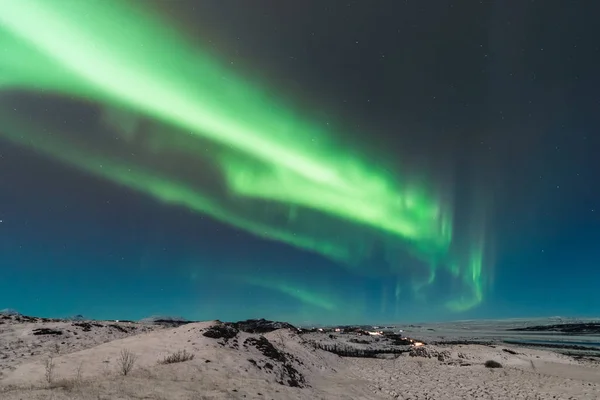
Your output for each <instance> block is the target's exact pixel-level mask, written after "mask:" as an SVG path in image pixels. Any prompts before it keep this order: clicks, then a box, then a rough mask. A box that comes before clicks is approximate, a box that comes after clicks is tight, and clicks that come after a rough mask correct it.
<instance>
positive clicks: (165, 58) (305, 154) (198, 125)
mask: <svg viewBox="0 0 600 400" xmlns="http://www.w3.org/2000/svg"><path fill="white" fill-rule="evenodd" d="M0 49H1V51H2V53H1V54H2V57H1V58H0V90H2V91H4V92H5V93H11V92H14V91H21V92H35V93H42V94H44V95H56V96H63V97H68V98H76V99H80V100H83V101H87V102H90V103H93V104H97V105H100V106H101V107H103V109H104V117H105V120H104V122H105V125H106V126H107V127H108V128H110V129H113V130H116V131H118V132H119V134H120V135H121V137H122V138H123V140H121V141H119V142H110V145H108V144H107V143H108V141H107V140H105V141H104V142H98V141H97V139H94V138H93V137H96V136H98V135H97V132H96V134H94V135H91V133H92V132H68V131H64V132H61V131H59V130H56V131H53V132H52V133H53V134H52V135H48V134H46V133H45V132H46V131H45V128H47V127H42V126H40V124H36V123H35V122H32V121H29V120H27V119H26V118H23V117H18V116H17V115H15V114H14V113H11V112H8V110H7V107H1V105H0V107H1V108H0V118H1V119H0V135H2V137H4V138H5V139H7V140H9V141H11V142H14V143H17V144H19V145H22V146H25V147H28V148H31V149H33V150H35V151H38V152H40V153H44V154H46V155H49V156H51V157H52V158H54V159H57V160H60V161H61V162H64V163H66V164H69V165H72V166H75V167H77V168H79V169H81V170H84V171H86V172H88V173H91V174H94V175H97V176H100V177H102V178H104V179H107V180H110V181H112V182H115V183H117V184H120V185H123V186H126V187H128V188H130V189H133V190H136V191H140V192H143V193H146V194H148V195H150V196H153V197H154V198H156V199H158V200H160V201H162V202H165V203H169V204H174V205H179V206H184V207H187V208H189V209H191V210H194V211H197V212H200V213H204V214H208V215H210V216H212V217H213V218H216V219H218V220H221V221H223V222H225V223H228V224H231V225H234V226H236V227H239V228H241V229H244V230H246V231H249V232H251V233H253V234H255V235H258V236H261V237H264V238H268V239H272V240H277V241H281V242H285V243H288V244H290V245H292V246H295V247H299V248H302V249H306V250H310V251H313V252H316V253H319V254H322V255H324V256H327V257H329V258H331V259H334V260H336V261H339V262H341V263H343V264H344V265H346V266H347V267H348V268H350V269H351V270H352V271H354V272H356V273H364V274H366V275H369V274H370V271H365V270H363V269H362V268H361V267H360V262H359V261H360V259H362V258H365V257H366V256H367V253H368V249H367V248H368V245H367V244H365V243H366V241H367V240H368V239H367V238H372V237H377V238H379V239H378V240H383V241H384V242H385V243H386V244H388V243H393V244H394V246H402V247H403V248H404V249H405V250H406V251H408V252H409V253H410V254H411V255H413V256H415V257H417V258H418V259H420V260H422V261H423V262H424V263H426V265H428V266H429V271H428V272H427V274H426V275H427V277H426V278H424V279H422V278H421V279H420V280H419V281H418V282H417V281H415V282H414V287H415V290H416V289H418V288H421V287H424V286H427V285H431V284H432V283H433V282H434V281H435V279H436V277H437V276H438V272H439V271H438V270H439V269H440V268H443V269H445V271H446V272H447V275H449V276H452V277H453V279H456V280H457V281H458V282H459V283H460V285H459V287H460V288H461V289H460V290H459V292H460V295H459V296H457V297H456V298H453V299H451V300H449V301H448V302H447V303H446V305H447V307H449V308H450V309H451V310H456V311H461V310H465V309H468V308H471V307H473V306H475V305H477V304H478V303H480V302H481V300H482V298H483V286H484V276H483V275H482V268H483V265H482V264H483V258H484V250H483V248H484V244H485V243H484V240H483V238H482V232H479V231H478V232H477V233H476V234H475V235H476V236H477V240H475V241H473V244H472V245H469V249H467V251H466V253H467V254H468V256H467V257H466V259H464V258H463V257H458V256H456V255H455V254H454V252H453V251H452V248H451V244H452V242H453V236H452V232H453V223H452V211H451V207H450V206H449V205H448V204H443V203H444V202H443V201H441V200H440V199H441V197H440V196H437V195H436V193H435V191H433V190H431V189H430V188H429V189H428V188H426V187H425V186H424V185H419V184H411V181H410V180H409V179H408V178H407V177H405V178H404V180H405V181H404V182H403V183H398V181H397V179H395V178H393V177H391V176H390V175H389V173H386V172H385V171H384V170H383V169H382V168H377V167H376V166H374V165H373V164H370V163H368V162H366V161H365V160H364V158H363V157H361V155H359V154H358V152H356V151H351V150H350V149H342V148H341V146H339V145H336V144H335V143H334V140H333V138H334V137H335V135H334V134H333V132H328V131H326V130H325V129H324V128H322V127H320V126H319V125H318V124H316V123H311V122H309V121H306V120H304V119H302V118H300V117H299V116H297V114H295V113H294V112H292V111H291V110H289V109H286V107H284V106H283V105H282V104H281V102H280V101H278V99H277V98H275V97H274V96H273V94H272V93H271V91H268V90H267V89H266V88H261V87H258V86H256V85H253V84H251V83H249V82H246V81H244V80H243V79H241V78H240V77H238V76H236V75H235V74H234V73H233V71H230V70H229V69H228V68H226V67H224V66H223V65H221V64H220V63H219V61H218V60H216V59H215V58H214V57H211V56H210V54H208V52H203V51H202V50H200V49H198V46H197V45H192V44H190V43H189V42H188V41H187V40H186V38H185V37H184V36H183V35H181V34H179V33H178V32H177V31H176V30H175V29H172V28H171V27H170V26H169V25H168V24H167V23H166V22H165V21H163V20H161V18H159V17H157V16H156V15H155V14H153V13H151V12H150V11H148V10H145V9H141V8H136V7H135V6H134V5H132V4H131V3H130V4H128V3H127V2H125V1H122V0H103V1H69V0H65V1H61V2H48V1H46V0H21V1H11V2H10V3H8V4H6V5H5V6H4V7H2V12H0ZM144 120H150V121H153V125H151V127H147V128H143V127H142V128H140V126H142V125H143V124H142V122H141V121H144ZM140 131H141V133H140ZM92 136H93V137H92ZM95 140H96V142H95ZM132 149H135V150H136V151H137V152H139V153H141V154H142V155H143V156H144V157H142V158H140V157H137V158H135V157H131V156H129V154H130V153H131V150H132ZM177 159H181V160H184V161H181V163H182V164H185V168H184V167H183V166H182V167H181V169H180V170H179V171H175V172H174V171H172V170H170V169H168V168H166V167H165V165H166V164H167V163H166V161H165V160H177ZM185 160H189V161H188V162H187V164H186V162H185ZM190 165H196V166H201V167H207V168H209V169H210V168H212V169H214V170H215V171H216V175H218V176H219V177H220V182H221V186H219V185H216V186H215V185H214V184H213V183H210V182H211V181H210V180H209V179H208V178H205V177H202V175H203V174H204V170H203V169H198V176H200V177H198V176H189V174H186V173H184V172H183V171H184V170H185V169H186V168H187V170H189V168H190ZM192 175H194V174H192ZM213 175H215V174H213ZM203 182H204V184H203ZM211 185H212V186H211ZM370 240H372V239H370ZM392 269H393V271H391V273H393V274H394V276H395V277H400V276H402V277H403V278H402V279H408V278H410V277H406V275H405V274H404V271H403V270H402V267H401V266H394V267H393V268H392ZM405 277H406V278H405ZM246 280H247V282H248V283H249V284H252V285H259V286H269V287H271V288H272V289H274V290H277V291H280V292H281V293H286V294H289V295H291V296H292V297H295V298H297V299H299V300H300V301H302V302H305V303H308V304H321V305H322V307H323V308H326V309H328V310H332V309H334V308H335V307H337V306H339V305H336V304H335V303H331V302H329V301H325V300H323V297H319V295H318V294H314V295H312V297H314V298H312V297H311V294H310V292H309V291H306V290H304V291H300V290H297V289H294V288H293V287H292V286H291V285H289V284H286V283H283V282H280V283H277V284H275V283H273V284H272V285H271V284H270V283H269V282H271V281H269V280H267V279H264V280H262V281H260V282H259V280H258V279H257V278H255V277H248V278H246ZM398 292H399V291H397V293H396V297H398Z"/></svg>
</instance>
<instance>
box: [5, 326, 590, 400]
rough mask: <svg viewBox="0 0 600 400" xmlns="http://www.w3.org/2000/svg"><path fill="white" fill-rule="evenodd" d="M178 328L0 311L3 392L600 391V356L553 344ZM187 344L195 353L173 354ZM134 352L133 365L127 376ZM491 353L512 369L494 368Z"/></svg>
mask: <svg viewBox="0 0 600 400" xmlns="http://www.w3.org/2000/svg"><path fill="white" fill-rule="evenodd" d="M175 325H177V324H171V325H165V324H162V325H161V324H154V323H143V324H140V323H133V322H114V321H113V322H109V321H59V320H41V319H36V318H23V317H19V316H15V315H10V316H8V315H5V316H0V398H1V399H3V400H16V399H53V400H60V399H94V400H98V399H106V400H108V399H157V400H159V399H275V400H279V399H448V400H451V399H470V398H473V399H526V398H528V399H569V398H572V399H583V400H584V399H598V398H600V365H599V364H597V363H594V362H592V361H585V360H576V359H574V358H573V357H569V356H566V355H562V354H557V353H555V352H550V351H546V350H539V349H527V348H523V347H512V346H507V345H495V346H485V345H474V344H467V345H447V346H444V345H435V346H434V345H425V346H421V347H419V348H411V347H410V346H403V347H402V346H398V348H402V349H404V350H410V349H412V351H411V352H405V353H402V354H399V355H398V354H395V355H388V356H385V355H382V356H381V358H350V357H340V356H337V355H335V354H332V353H331V352H328V351H324V350H321V349H319V348H318V346H317V344H319V343H321V344H328V345H334V344H335V343H339V344H341V345H344V346H346V345H352V346H354V345H356V346H362V348H365V349H367V348H368V349H377V348H380V349H389V348H392V347H393V346H392V345H391V344H390V341H389V340H386V339H385V338H376V337H368V336H356V335H353V334H333V335H332V336H329V335H330V333H310V334H299V333H298V331H297V330H295V329H289V328H283V329H278V330H275V331H272V332H268V333H263V334H261V333H251V332H249V331H248V330H247V329H246V328H243V327H240V326H235V325H231V324H223V323H221V322H219V321H209V322H196V323H189V324H184V325H180V326H175ZM425 331H427V330H426V329H425ZM59 332H60V333H59ZM428 332H432V331H428ZM353 339H354V340H353ZM183 351H185V354H186V355H191V356H193V358H191V359H188V360H185V361H182V362H177V363H171V364H165V363H164V360H165V357H168V356H169V355H172V354H174V353H178V352H183ZM179 354H183V353H179ZM128 357H131V358H129V360H133V363H132V368H131V370H130V371H128V373H127V375H123V366H124V362H125V361H127V359H128ZM124 358H125V359H124ZM488 360H494V361H497V362H499V363H500V364H501V365H502V366H503V367H502V368H486V367H485V365H484V363H485V362H486V361H488Z"/></svg>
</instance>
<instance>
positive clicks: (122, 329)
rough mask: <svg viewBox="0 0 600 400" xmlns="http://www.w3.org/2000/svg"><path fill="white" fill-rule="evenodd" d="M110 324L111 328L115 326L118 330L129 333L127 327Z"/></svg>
mask: <svg viewBox="0 0 600 400" xmlns="http://www.w3.org/2000/svg"><path fill="white" fill-rule="evenodd" d="M108 326H110V327H111V328H114V329H116V330H118V331H120V332H123V333H127V332H128V330H127V329H125V328H123V327H122V326H121V325H117V324H110V325H108Z"/></svg>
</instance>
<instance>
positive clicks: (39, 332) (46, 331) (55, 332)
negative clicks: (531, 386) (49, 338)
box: [33, 328, 63, 336]
mask: <svg viewBox="0 0 600 400" xmlns="http://www.w3.org/2000/svg"><path fill="white" fill-rule="evenodd" d="M33 334H34V335H35V336H41V335H62V334H63V333H62V331H59V330H55V329H48V328H37V329H34V330H33Z"/></svg>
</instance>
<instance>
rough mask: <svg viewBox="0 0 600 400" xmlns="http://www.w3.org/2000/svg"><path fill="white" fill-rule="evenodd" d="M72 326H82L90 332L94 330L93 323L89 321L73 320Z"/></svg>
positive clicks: (85, 330)
mask: <svg viewBox="0 0 600 400" xmlns="http://www.w3.org/2000/svg"><path fill="white" fill-rule="evenodd" d="M71 326H77V327H79V328H81V329H82V330H83V331H84V332H89V331H91V330H92V324H90V323H89V322H73V323H72V324H71Z"/></svg>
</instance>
